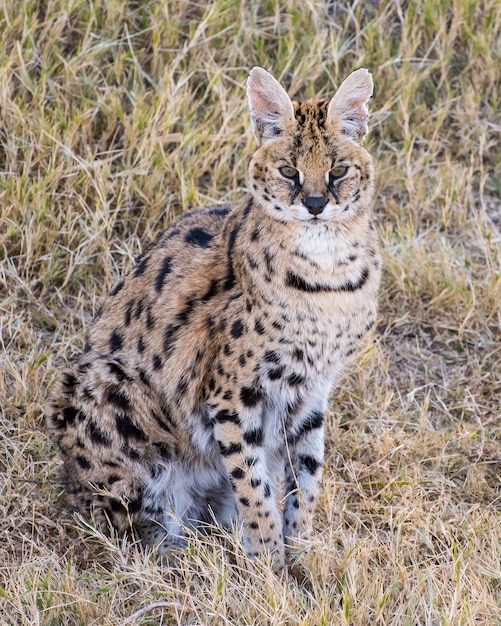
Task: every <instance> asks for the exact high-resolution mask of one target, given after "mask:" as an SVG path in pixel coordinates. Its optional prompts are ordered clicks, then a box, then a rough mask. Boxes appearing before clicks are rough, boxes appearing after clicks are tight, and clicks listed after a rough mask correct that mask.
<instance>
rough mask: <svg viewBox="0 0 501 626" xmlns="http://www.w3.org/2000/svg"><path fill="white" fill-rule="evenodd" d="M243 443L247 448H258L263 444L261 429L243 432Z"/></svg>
mask: <svg viewBox="0 0 501 626" xmlns="http://www.w3.org/2000/svg"><path fill="white" fill-rule="evenodd" d="M244 441H245V443H247V444H248V445H249V446H260V445H261V444H262V443H263V429H262V428H255V429H253V430H248V431H246V432H244Z"/></svg>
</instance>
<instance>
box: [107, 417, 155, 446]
mask: <svg viewBox="0 0 501 626" xmlns="http://www.w3.org/2000/svg"><path fill="white" fill-rule="evenodd" d="M115 422H116V425H117V430H118V432H119V433H120V434H121V435H122V437H123V438H124V439H126V440H130V439H134V440H135V441H147V440H148V437H147V436H146V433H145V432H144V431H143V430H142V429H141V428H139V427H138V426H137V425H136V424H134V422H133V421H132V420H131V418H130V417H129V416H128V415H118V416H117V417H116V420H115Z"/></svg>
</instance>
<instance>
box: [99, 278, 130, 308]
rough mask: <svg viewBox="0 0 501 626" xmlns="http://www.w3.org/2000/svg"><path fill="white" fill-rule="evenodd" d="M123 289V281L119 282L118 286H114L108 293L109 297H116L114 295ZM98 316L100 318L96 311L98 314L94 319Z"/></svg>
mask: <svg viewBox="0 0 501 626" xmlns="http://www.w3.org/2000/svg"><path fill="white" fill-rule="evenodd" d="M123 287H124V281H123V280H121V281H120V282H119V283H118V284H116V285H115V286H114V287H113V289H112V290H111V291H110V296H116V295H117V293H118V292H119V291H120V290H121V289H123ZM99 316H100V312H99V311H98V312H97V313H96V317H99Z"/></svg>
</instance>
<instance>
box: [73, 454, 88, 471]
mask: <svg viewBox="0 0 501 626" xmlns="http://www.w3.org/2000/svg"><path fill="white" fill-rule="evenodd" d="M75 461H76V462H77V463H78V465H80V467H81V468H82V469H84V470H85V469H89V467H90V462H89V461H88V459H86V458H85V457H84V456H77V457H75Z"/></svg>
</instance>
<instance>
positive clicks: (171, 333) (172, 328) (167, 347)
mask: <svg viewBox="0 0 501 626" xmlns="http://www.w3.org/2000/svg"><path fill="white" fill-rule="evenodd" d="M179 328H180V327H179V326H176V325H175V324H168V325H167V326H166V327H165V331H164V342H163V351H164V354H165V356H166V357H167V358H169V357H170V356H171V355H172V352H173V350H174V344H175V342H176V340H177V336H178V332H179Z"/></svg>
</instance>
